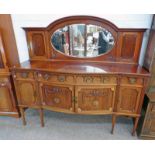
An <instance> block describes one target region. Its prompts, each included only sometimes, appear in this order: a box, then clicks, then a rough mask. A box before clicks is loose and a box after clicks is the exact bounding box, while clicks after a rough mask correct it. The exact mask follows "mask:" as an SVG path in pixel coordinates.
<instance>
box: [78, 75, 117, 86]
mask: <svg viewBox="0 0 155 155" xmlns="http://www.w3.org/2000/svg"><path fill="white" fill-rule="evenodd" d="M116 81H117V80H116V77H113V76H93V75H92V76H91V75H90V76H89V75H86V76H77V77H76V83H77V84H80V85H81V84H84V85H86V84H90V85H91V84H97V85H98V84H116Z"/></svg>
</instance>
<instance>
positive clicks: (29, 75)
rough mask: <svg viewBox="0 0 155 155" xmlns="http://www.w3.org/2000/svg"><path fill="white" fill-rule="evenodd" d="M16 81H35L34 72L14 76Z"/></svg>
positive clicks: (17, 73)
mask: <svg viewBox="0 0 155 155" xmlns="http://www.w3.org/2000/svg"><path fill="white" fill-rule="evenodd" d="M13 78H15V79H34V72H32V71H20V72H15V73H14V74H13Z"/></svg>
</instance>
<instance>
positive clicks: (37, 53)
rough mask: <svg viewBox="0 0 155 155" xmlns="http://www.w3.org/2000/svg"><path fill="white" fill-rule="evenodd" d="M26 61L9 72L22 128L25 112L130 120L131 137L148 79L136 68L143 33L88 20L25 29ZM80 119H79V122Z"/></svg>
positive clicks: (80, 18)
mask: <svg viewBox="0 0 155 155" xmlns="http://www.w3.org/2000/svg"><path fill="white" fill-rule="evenodd" d="M24 30H25V33H26V36H27V43H28V49H29V56H30V60H28V61H26V62H23V63H21V64H20V65H16V66H15V67H12V69H11V72H12V76H13V80H14V85H15V90H16V95H17V99H18V107H19V109H20V112H21V115H22V118H23V124H24V125H26V118H25V110H26V109H27V108H35V109H38V110H39V112H40V120H41V125H42V126H44V118H43V110H44V109H48V110H52V111H57V112H64V113H70V114H83V115H111V116H112V131H111V132H112V133H113V131H114V125H115V122H116V118H117V117H118V116H128V117H131V118H134V125H133V130H132V135H134V134H135V131H136V128H137V124H138V120H139V117H140V113H141V108H142V103H143V97H144V94H145V91H146V87H147V83H148V79H149V76H150V73H149V72H148V71H147V70H146V69H144V68H143V67H141V66H139V65H138V60H139V55H140V49H141V43H142V38H143V33H144V32H145V29H120V28H117V27H116V26H115V25H114V24H112V23H111V22H109V21H107V20H105V19H101V18H98V17H92V16H71V17H65V18H62V19H59V20H57V21H55V22H53V23H51V24H50V25H49V26H48V27H46V28H35V27H32V28H30V27H29V28H24ZM83 117H84V116H83Z"/></svg>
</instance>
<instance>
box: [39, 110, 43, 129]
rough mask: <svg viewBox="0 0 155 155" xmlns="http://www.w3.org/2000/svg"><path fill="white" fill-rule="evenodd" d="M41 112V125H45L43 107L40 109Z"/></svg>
mask: <svg viewBox="0 0 155 155" xmlns="http://www.w3.org/2000/svg"><path fill="white" fill-rule="evenodd" d="M39 113H40V123H41V126H42V127H44V113H43V109H39Z"/></svg>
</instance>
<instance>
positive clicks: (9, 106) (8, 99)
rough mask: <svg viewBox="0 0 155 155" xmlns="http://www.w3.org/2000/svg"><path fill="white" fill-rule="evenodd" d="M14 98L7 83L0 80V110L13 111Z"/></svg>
mask: <svg viewBox="0 0 155 155" xmlns="http://www.w3.org/2000/svg"><path fill="white" fill-rule="evenodd" d="M13 104H14V98H13V94H12V90H11V86H10V84H9V83H1V82H0V112H11V111H13Z"/></svg>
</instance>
